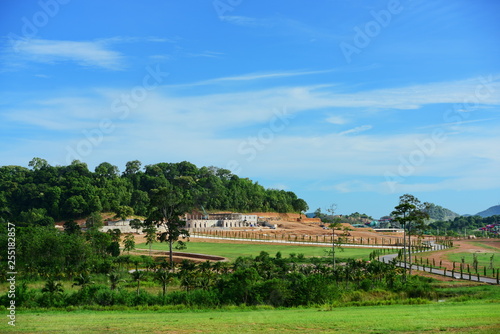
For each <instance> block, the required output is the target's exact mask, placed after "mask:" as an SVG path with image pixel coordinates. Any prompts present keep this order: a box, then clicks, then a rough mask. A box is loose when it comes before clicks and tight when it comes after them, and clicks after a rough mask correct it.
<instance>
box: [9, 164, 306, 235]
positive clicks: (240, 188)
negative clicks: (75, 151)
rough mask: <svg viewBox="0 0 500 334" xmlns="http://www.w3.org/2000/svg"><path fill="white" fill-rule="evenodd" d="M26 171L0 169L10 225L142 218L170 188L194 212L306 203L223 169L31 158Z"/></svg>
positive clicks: (287, 208)
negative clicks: (155, 193) (124, 209)
mask: <svg viewBox="0 0 500 334" xmlns="http://www.w3.org/2000/svg"><path fill="white" fill-rule="evenodd" d="M29 166H30V168H25V167H19V166H2V167H0V215H1V216H2V217H4V218H5V219H8V220H11V221H19V222H26V223H34V224H40V225H49V224H52V223H53V222H54V221H57V220H64V219H75V218H83V217H87V216H88V215H90V214H91V213H93V212H103V211H115V212H116V208H118V207H119V206H130V207H132V208H133V210H134V213H135V214H137V215H142V216H146V215H147V214H148V210H149V205H150V198H149V196H150V193H151V190H152V189H157V188H160V187H169V188H171V189H173V190H175V191H176V192H178V193H179V194H182V198H183V200H186V201H191V202H192V206H193V207H197V208H200V207H201V206H203V207H204V208H205V209H206V210H233V211H240V212H250V211H276V212H299V211H306V210H307V209H308V206H307V203H306V202H305V201H304V200H303V199H300V198H297V196H296V195H295V193H293V192H291V191H284V190H276V189H265V188H264V187H263V186H261V185H259V184H258V183H257V182H253V181H251V180H249V179H247V178H240V177H238V176H236V175H234V174H232V173H231V172H230V171H229V170H227V169H222V168H217V167H201V168H198V167H197V166H195V165H194V164H192V163H189V162H186V161H183V162H180V163H157V164H154V165H147V166H145V167H144V168H142V165H141V162H139V161H137V160H135V161H130V162H127V164H126V166H125V171H124V172H123V173H120V171H119V170H118V167H116V166H113V165H112V164H110V163H107V162H103V163H101V164H100V165H99V166H97V167H96V168H95V170H94V171H93V172H92V171H90V170H89V169H88V166H87V165H86V164H85V163H82V162H80V161H73V163H71V165H69V166H56V167H54V166H50V165H49V164H48V163H47V161H45V160H43V159H40V158H34V159H33V160H32V161H30V163H29Z"/></svg>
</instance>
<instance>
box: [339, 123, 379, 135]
mask: <svg viewBox="0 0 500 334" xmlns="http://www.w3.org/2000/svg"><path fill="white" fill-rule="evenodd" d="M372 127H373V126H371V125H362V126H357V127H355V128H353V129H349V130H346V131H343V132H341V133H339V135H340V136H344V135H349V134H357V133H360V132H364V131H368V130H370V129H371V128H372Z"/></svg>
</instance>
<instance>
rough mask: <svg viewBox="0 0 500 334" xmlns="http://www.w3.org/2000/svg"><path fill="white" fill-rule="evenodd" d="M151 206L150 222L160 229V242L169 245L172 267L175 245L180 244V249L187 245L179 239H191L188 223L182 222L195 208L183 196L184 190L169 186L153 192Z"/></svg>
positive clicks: (187, 198)
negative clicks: (182, 218) (186, 214)
mask: <svg viewBox="0 0 500 334" xmlns="http://www.w3.org/2000/svg"><path fill="white" fill-rule="evenodd" d="M150 198H151V204H152V205H153V206H152V207H151V210H150V214H149V217H148V219H147V221H148V222H151V223H154V224H156V226H157V227H158V228H159V233H160V236H159V240H160V241H161V242H164V241H165V242H168V243H169V254H170V256H169V257H170V265H171V266H172V264H173V244H174V243H175V242H178V244H179V246H180V247H183V246H185V244H184V243H183V242H182V241H180V240H179V238H181V237H182V238H186V237H189V232H188V231H187V230H186V229H185V226H186V222H185V221H183V220H181V216H183V215H184V214H185V213H186V212H188V211H191V209H192V208H193V204H192V201H191V200H190V198H189V197H188V196H186V195H185V194H183V192H182V190H181V189H179V188H177V187H173V186H172V185H171V184H168V185H167V186H166V187H161V188H158V189H153V190H152V191H151V195H150Z"/></svg>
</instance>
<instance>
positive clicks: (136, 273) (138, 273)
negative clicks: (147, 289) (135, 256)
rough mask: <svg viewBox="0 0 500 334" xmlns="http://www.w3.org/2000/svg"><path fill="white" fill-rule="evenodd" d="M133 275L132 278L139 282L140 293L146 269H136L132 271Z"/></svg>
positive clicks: (138, 290) (138, 289)
mask: <svg viewBox="0 0 500 334" xmlns="http://www.w3.org/2000/svg"><path fill="white" fill-rule="evenodd" d="M130 275H132V279H133V280H134V281H136V282H137V295H139V292H140V289H141V280H143V279H144V278H145V277H146V273H145V272H144V271H140V270H135V271H133V272H131V273H130Z"/></svg>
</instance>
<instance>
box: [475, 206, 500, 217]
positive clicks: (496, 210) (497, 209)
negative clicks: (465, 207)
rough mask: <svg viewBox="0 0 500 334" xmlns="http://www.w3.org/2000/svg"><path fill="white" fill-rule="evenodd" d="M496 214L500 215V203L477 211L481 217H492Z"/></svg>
mask: <svg viewBox="0 0 500 334" xmlns="http://www.w3.org/2000/svg"><path fill="white" fill-rule="evenodd" d="M495 215H500V205H495V206H492V207H491V208H489V209H486V210H484V211H481V212H478V213H476V216H481V217H490V216H495Z"/></svg>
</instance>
